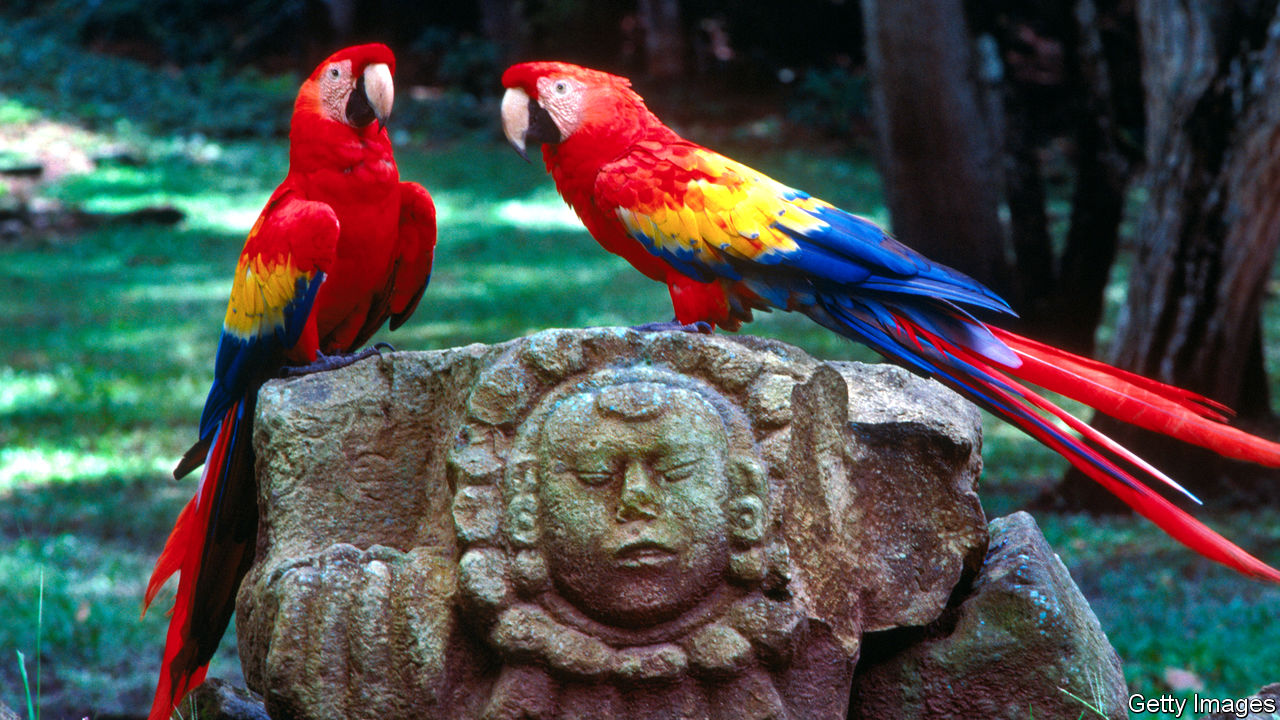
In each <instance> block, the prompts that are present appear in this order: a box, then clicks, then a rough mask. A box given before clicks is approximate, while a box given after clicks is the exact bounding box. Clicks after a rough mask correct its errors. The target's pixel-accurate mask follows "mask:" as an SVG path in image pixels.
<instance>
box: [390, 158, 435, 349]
mask: <svg viewBox="0 0 1280 720" xmlns="http://www.w3.org/2000/svg"><path fill="white" fill-rule="evenodd" d="M435 248H436V205H435V203H434V202H432V200H431V195H430V194H429V193H428V192H427V191H426V189H425V188H423V187H422V186H421V185H419V184H417V183H411V182H402V183H400V241H399V242H398V243H397V244H396V267H395V273H394V275H395V279H394V280H393V285H392V288H391V308H390V309H391V322H390V325H389V326H390V328H391V329H392V330H395V329H396V328H398V327H400V326H401V325H403V324H404V321H405V320H408V319H409V316H410V315H412V314H413V311H414V310H415V309H416V308H417V307H418V301H419V300H421V299H422V293H423V292H424V291H425V290H426V289H427V284H428V283H429V282H431V263H432V261H433V260H434V258H435Z"/></svg>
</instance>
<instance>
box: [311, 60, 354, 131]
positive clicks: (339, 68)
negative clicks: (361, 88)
mask: <svg viewBox="0 0 1280 720" xmlns="http://www.w3.org/2000/svg"><path fill="white" fill-rule="evenodd" d="M319 85H320V106H321V107H323V108H324V113H325V115H327V116H328V117H329V119H330V120H336V121H337V122H346V121H347V100H348V98H350V97H351V90H352V89H353V88H355V86H356V79H355V76H354V75H352V74H351V61H350V60H339V61H338V62H334V63H329V64H328V65H326V66H325V68H324V70H322V71H320V80H319Z"/></svg>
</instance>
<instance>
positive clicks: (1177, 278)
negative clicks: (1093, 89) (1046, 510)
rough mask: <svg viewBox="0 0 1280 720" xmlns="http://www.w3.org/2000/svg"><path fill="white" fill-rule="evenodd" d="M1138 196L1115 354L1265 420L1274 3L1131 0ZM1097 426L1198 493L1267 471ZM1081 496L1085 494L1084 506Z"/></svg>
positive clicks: (1260, 491)
mask: <svg viewBox="0 0 1280 720" xmlns="http://www.w3.org/2000/svg"><path fill="white" fill-rule="evenodd" d="M1137 14H1138V21H1139V26H1140V33H1141V35H1140V37H1141V41H1142V55H1143V82H1144V89H1145V103H1146V110H1147V128H1148V131H1147V147H1146V155H1147V170H1146V174H1145V177H1144V179H1143V185H1144V187H1145V188H1146V194H1147V202H1146V205H1145V208H1144V210H1143V213H1142V216H1141V219H1140V222H1139V229H1138V239H1137V248H1136V257H1135V259H1134V264H1133V267H1132V270H1131V272H1130V281H1129V293H1128V300H1127V303H1126V305H1125V307H1124V311H1123V315H1122V317H1121V320H1120V323H1119V327H1118V329H1117V333H1116V337H1115V341H1114V344H1113V346H1112V348H1111V351H1112V352H1111V360H1112V362H1114V363H1115V364H1117V365H1119V366H1120V367H1123V368H1126V369H1129V370H1134V371H1136V372H1139V373H1142V374H1144V375H1148V376H1150V377H1154V378H1157V379H1159V380H1163V381H1165V382H1169V383H1173V384H1176V385H1180V386H1183V387H1186V388H1189V389H1191V390H1195V391H1197V392H1200V393H1203V394H1205V395H1207V396H1209V397H1211V398H1213V399H1215V400H1218V401H1220V402H1224V403H1226V404H1228V405H1231V406H1235V407H1237V408H1241V409H1243V410H1246V411H1248V412H1249V414H1250V415H1251V417H1250V418H1248V419H1250V420H1253V421H1259V420H1264V419H1266V416H1268V415H1269V414H1270V410H1269V403H1268V402H1267V389H1266V382H1265V379H1266V378H1265V373H1264V372H1261V371H1260V367H1261V351H1262V346H1263V343H1262V340H1261V326H1260V317H1261V307H1262V301H1263V296H1264V291H1265V284H1266V282H1267V279H1268V277H1269V275H1270V272H1271V267H1272V263H1273V260H1274V256H1275V252H1276V249H1277V244H1278V243H1280V18H1278V17H1277V2H1276V0H1269V1H1268V2H1254V3H1223V2H1220V0H1140V1H1139V2H1138V6H1137ZM1097 425H1098V426H1099V427H1100V428H1101V429H1103V431H1104V432H1107V433H1109V434H1111V435H1112V436H1114V437H1116V439H1118V440H1120V441H1121V442H1123V443H1124V444H1126V445H1128V446H1130V447H1131V448H1133V449H1134V450H1136V451H1137V452H1138V454H1140V455H1144V456H1146V457H1149V458H1153V459H1156V461H1157V465H1160V466H1162V467H1164V468H1167V469H1170V470H1176V471H1178V472H1177V474H1178V476H1179V478H1180V479H1183V480H1185V481H1186V483H1185V484H1187V485H1188V486H1189V487H1190V488H1191V489H1192V490H1193V491H1195V490H1199V491H1200V492H1201V494H1202V495H1204V496H1209V497H1212V496H1215V495H1221V494H1224V493H1226V494H1232V495H1234V498H1232V499H1234V500H1236V501H1242V502H1257V501H1259V499H1262V498H1267V499H1273V498H1274V497H1275V496H1276V490H1275V489H1274V488H1275V487H1276V485H1275V483H1274V477H1272V478H1269V479H1268V480H1265V481H1262V482H1258V479H1259V478H1261V477H1262V476H1263V475H1265V473H1263V472H1261V471H1258V470H1255V469H1252V468H1251V467H1248V466H1244V465H1242V464H1239V463H1235V464H1231V463H1227V462H1226V461H1220V460H1218V459H1216V458H1215V457H1213V456H1211V455H1210V454H1208V453H1205V452H1203V451H1198V450H1195V449H1191V448H1188V447H1186V446H1182V445H1179V444H1173V443H1171V442H1169V441H1167V440H1165V439H1163V438H1157V437H1153V436H1151V435H1150V434H1146V433H1142V432H1140V431H1137V430H1133V429H1131V428H1129V427H1124V426H1121V427H1117V423H1115V422H1114V421H1110V420H1107V419H1102V420H1100V421H1099V422H1098V423H1097ZM1086 504H1087V503H1086Z"/></svg>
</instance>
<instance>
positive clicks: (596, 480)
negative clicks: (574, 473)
mask: <svg viewBox="0 0 1280 720" xmlns="http://www.w3.org/2000/svg"><path fill="white" fill-rule="evenodd" d="M611 479H613V472H612V471H609V470H579V471H578V480H580V481H582V484H583V485H590V486H592V487H595V486H597V485H604V484H605V483H607V482H609V481H610V480H611Z"/></svg>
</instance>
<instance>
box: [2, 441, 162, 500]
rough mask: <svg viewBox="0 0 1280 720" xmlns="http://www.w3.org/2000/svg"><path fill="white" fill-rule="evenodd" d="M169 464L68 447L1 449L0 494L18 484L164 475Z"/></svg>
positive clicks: (157, 458)
mask: <svg viewBox="0 0 1280 720" xmlns="http://www.w3.org/2000/svg"><path fill="white" fill-rule="evenodd" d="M171 464H172V461H171V460H169V459H167V458H162V457H138V456H134V455H128V454H123V453H99V452H85V451H82V450H77V449H69V448H48V447H43V448H42V447H6V448H0V492H3V491H5V490H8V489H11V488H13V487H16V486H17V485H19V484H37V485H39V484H45V483H50V482H79V481H81V480H85V479H92V478H99V477H105V476H109V475H135V474H139V473H154V474H158V475H159V474H163V473H165V472H167V471H168V470H169V469H170V466H171Z"/></svg>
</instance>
